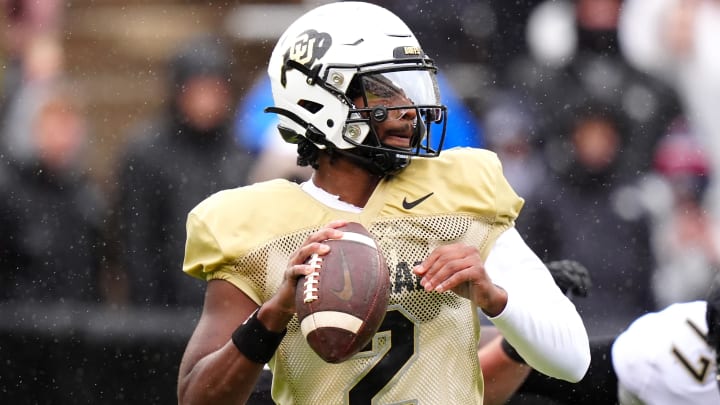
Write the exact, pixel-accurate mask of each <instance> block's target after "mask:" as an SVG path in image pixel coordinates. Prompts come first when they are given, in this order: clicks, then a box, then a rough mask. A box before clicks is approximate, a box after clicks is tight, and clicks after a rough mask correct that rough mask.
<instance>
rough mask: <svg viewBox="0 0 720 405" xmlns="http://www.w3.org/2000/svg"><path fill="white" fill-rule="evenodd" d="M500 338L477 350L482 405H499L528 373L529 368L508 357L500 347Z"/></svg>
mask: <svg viewBox="0 0 720 405" xmlns="http://www.w3.org/2000/svg"><path fill="white" fill-rule="evenodd" d="M501 340H502V336H497V337H495V338H494V339H493V340H492V341H490V342H488V343H487V344H486V345H483V346H481V347H480V349H479V350H478V359H479V360H480V366H481V368H482V372H483V379H484V381H485V395H484V398H483V405H496V404H497V405H500V404H504V403H505V402H507V400H508V399H510V397H511V396H512V395H513V394H514V393H515V392H516V391H517V389H518V387H520V386H521V385H522V383H523V382H524V381H525V378H527V376H528V374H529V373H530V370H531V369H530V367H529V366H527V365H525V364H521V363H518V362H516V361H515V360H513V359H511V358H510V357H508V356H507V355H506V354H505V352H504V351H503V349H502V348H501V347H500V342H501Z"/></svg>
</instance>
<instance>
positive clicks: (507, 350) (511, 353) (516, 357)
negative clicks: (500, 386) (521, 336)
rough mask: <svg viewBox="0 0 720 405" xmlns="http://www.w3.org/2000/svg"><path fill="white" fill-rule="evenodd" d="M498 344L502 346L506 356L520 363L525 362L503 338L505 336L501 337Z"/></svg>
mask: <svg viewBox="0 0 720 405" xmlns="http://www.w3.org/2000/svg"><path fill="white" fill-rule="evenodd" d="M500 346H501V347H502V349H503V351H504V352H505V354H507V356H508V357H510V358H511V359H512V360H513V361H514V362H516V363H520V364H527V363H526V362H525V360H524V359H523V358H522V357H520V354H519V353H518V352H517V350H515V348H514V347H512V345H511V344H510V342H508V341H507V340H505V338H502V341H501V342H500Z"/></svg>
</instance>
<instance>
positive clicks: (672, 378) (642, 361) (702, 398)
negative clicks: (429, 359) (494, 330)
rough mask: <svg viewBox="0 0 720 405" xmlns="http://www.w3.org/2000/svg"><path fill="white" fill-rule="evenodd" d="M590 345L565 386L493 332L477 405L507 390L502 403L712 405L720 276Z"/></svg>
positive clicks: (719, 343) (716, 387)
mask: <svg viewBox="0 0 720 405" xmlns="http://www.w3.org/2000/svg"><path fill="white" fill-rule="evenodd" d="M590 345H591V352H592V354H593V355H592V362H591V364H590V368H589V371H588V373H587V374H586V377H585V378H584V379H583V380H582V381H580V382H579V383H576V384H567V383H566V382H563V381H559V380H557V379H553V378H550V377H547V376H544V375H542V374H540V373H538V372H536V371H534V370H531V368H530V367H529V366H527V364H525V362H524V360H523V359H522V358H521V357H519V356H518V355H517V353H514V351H513V349H512V347H509V346H508V345H507V344H503V343H502V339H501V338H495V340H493V341H492V342H491V343H489V344H486V345H483V346H482V347H481V348H480V350H479V356H480V360H481V364H482V365H483V373H484V374H485V375H486V390H487V392H488V394H489V395H487V396H486V398H485V399H486V401H485V405H492V404H501V403H506V401H507V399H508V398H510V397H512V396H513V395H515V394H518V395H516V396H515V397H514V398H513V399H512V400H511V401H510V402H509V403H511V404H524V403H537V402H538V401H540V400H546V401H552V403H555V404H577V403H583V404H598V405H600V404H602V405H605V404H609V403H618V404H620V405H665V404H667V405H671V404H672V405H674V404H687V405H693V404H697V405H704V404H720V377H719V376H720V361H719V360H720V275H719V276H717V277H716V279H715V281H714V283H713V284H712V286H711V288H710V291H709V293H708V295H707V299H706V300H705V301H692V302H682V303H676V304H672V305H670V306H668V307H666V308H664V309H663V310H660V311H657V312H653V313H649V314H646V315H643V316H641V317H639V318H638V319H637V320H635V321H634V322H633V323H632V324H630V326H629V327H628V328H627V329H626V330H625V331H623V332H622V333H621V334H620V335H618V336H617V337H610V338H608V339H605V340H597V341H591V342H590ZM488 374H489V375H491V376H492V380H490V379H489V378H488V377H487V375H488Z"/></svg>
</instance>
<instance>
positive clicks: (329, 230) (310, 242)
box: [271, 220, 347, 314]
mask: <svg viewBox="0 0 720 405" xmlns="http://www.w3.org/2000/svg"><path fill="white" fill-rule="evenodd" d="M344 225H347V221H345V220H338V221H333V222H331V223H329V224H327V225H326V226H325V227H324V228H321V229H320V230H318V231H317V232H314V233H312V234H311V235H310V236H308V237H307V239H305V241H304V242H303V244H302V245H300V247H299V248H298V249H297V250H295V252H294V253H293V254H292V255H291V256H290V260H289V261H288V265H287V269H286V270H285V274H284V276H283V282H282V284H281V285H280V288H279V289H278V291H277V293H275V296H273V298H272V299H271V301H273V305H275V306H276V308H277V309H278V310H281V311H283V312H285V313H288V314H295V292H296V289H297V283H298V279H299V278H300V277H303V276H306V275H308V274H310V273H312V272H313V271H314V270H315V269H314V268H313V267H312V266H311V265H310V264H308V259H310V257H311V256H312V255H313V254H317V255H320V256H322V255H324V254H327V253H328V252H329V251H330V246H328V245H327V244H325V243H323V241H326V240H328V239H339V238H341V237H342V235H343V233H342V231H339V230H337V229H336V228H339V227H341V226H344Z"/></svg>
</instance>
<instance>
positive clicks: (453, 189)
mask: <svg viewBox="0 0 720 405" xmlns="http://www.w3.org/2000/svg"><path fill="white" fill-rule="evenodd" d="M521 206H522V200H521V199H520V198H519V197H518V196H517V195H516V194H515V193H514V192H513V191H512V189H511V188H510V186H509V185H508V184H507V181H506V180H505V178H504V177H503V175H502V168H501V166H500V163H499V161H498V160H497V157H496V156H495V155H494V154H493V153H491V152H488V151H482V150H477V149H469V148H467V149H452V150H448V151H444V152H443V153H442V154H441V156H440V157H438V158H433V159H414V160H413V162H412V163H411V164H410V165H409V166H408V167H407V168H406V169H405V170H403V171H402V172H400V173H399V174H398V175H396V176H394V177H391V178H388V179H386V180H384V181H383V182H382V183H381V184H380V186H379V187H378V188H377V189H376V191H375V192H374V194H373V195H372V197H371V199H370V201H369V202H368V204H367V205H366V207H365V208H364V210H363V212H362V213H360V214H348V213H346V212H341V211H335V210H332V209H330V208H327V207H326V206H324V205H323V204H320V203H319V202H317V201H315V200H314V199H313V198H312V197H310V196H308V195H307V194H306V193H305V192H304V191H302V190H301V189H300V188H299V187H298V186H297V185H294V184H292V183H289V182H284V181H272V182H268V183H261V184H257V185H253V186H249V187H243V188H240V189H236V190H229V191H224V192H221V193H218V194H216V195H214V196H212V197H210V198H209V199H207V200H206V201H204V202H203V203H201V204H200V205H199V206H198V207H196V208H195V209H194V210H193V211H192V212H191V213H190V215H189V217H188V241H187V246H186V256H185V265H184V269H185V271H187V272H188V273H190V274H192V275H195V276H198V277H202V278H206V279H224V280H227V281H228V282H230V283H232V284H234V285H235V286H237V287H238V288H239V289H241V290H242V291H243V292H245V293H246V294H247V295H248V296H249V297H251V298H252V299H253V300H255V301H256V302H257V303H258V304H261V303H262V302H264V301H266V300H267V299H269V298H270V297H271V296H272V295H273V294H274V293H275V291H276V290H277V288H278V286H279V284H280V282H281V281H282V275H283V272H284V271H285V268H286V264H287V261H288V258H289V257H290V255H291V254H292V253H293V251H294V250H295V249H296V248H297V247H298V246H299V245H300V244H301V243H302V242H303V241H304V240H305V238H306V237H307V235H309V234H310V233H311V232H313V231H314V230H316V229H318V228H320V227H321V226H323V225H325V224H326V223H327V222H329V221H330V220H332V219H336V218H345V219H349V220H353V221H357V222H360V223H362V224H364V225H365V226H366V227H367V228H368V230H369V231H370V232H371V233H372V234H373V235H374V236H375V237H376V239H377V240H378V243H379V245H380V249H381V251H382V252H383V255H384V256H385V259H386V262H387V264H388V268H389V271H390V278H391V299H390V306H389V308H388V312H387V314H386V317H385V321H384V322H383V324H382V326H381V328H380V331H379V332H378V333H377V335H376V336H375V338H374V339H373V342H372V344H371V345H370V346H369V347H367V348H366V350H364V351H362V352H361V353H359V354H358V355H356V356H355V357H353V358H352V359H350V360H348V361H346V362H343V363H341V364H334V365H330V364H326V363H324V362H323V361H322V360H321V359H320V358H319V357H318V356H317V355H316V354H315V353H314V352H313V351H312V349H310V347H309V346H308V345H307V344H306V343H305V340H304V337H303V335H302V332H301V330H300V327H299V324H298V322H297V320H296V319H293V321H291V322H290V324H289V325H288V334H287V335H286V337H285V339H284V340H283V343H282V344H281V346H280V348H279V349H278V351H277V352H276V355H275V357H274V358H273V360H272V361H271V363H270V366H271V368H272V370H273V374H274V383H273V397H274V399H275V401H276V402H277V403H281V404H286V403H287V404H318V403H328V404H329V403H332V404H356V403H357V404H362V403H367V404H370V403H393V404H405V403H408V404H417V403H446V404H468V403H482V391H483V383H482V378H481V374H480V369H479V365H478V361H477V355H476V346H477V340H478V333H479V325H478V321H477V315H476V308H475V307H474V306H473V305H472V304H471V303H470V302H469V301H468V300H466V299H464V298H461V297H459V296H457V295H455V294H454V293H452V292H448V293H443V294H437V293H427V292H425V291H424V290H423V288H422V287H421V286H420V284H419V280H418V279H417V277H415V275H414V274H413V273H412V267H413V266H414V265H415V264H417V263H419V262H422V260H423V259H424V258H426V257H427V256H428V254H429V253H430V252H431V251H432V250H433V249H435V248H436V247H438V246H441V245H443V244H448V243H465V244H468V245H471V246H476V247H477V248H478V249H479V250H480V251H481V252H482V253H483V255H487V253H488V252H489V249H490V247H491V246H492V244H493V243H494V241H495V239H496V238H497V236H498V235H499V234H500V233H501V232H503V231H504V230H505V229H507V228H508V227H510V226H512V224H513V221H514V219H515V217H516V216H517V214H518V211H519V210H520V207H521Z"/></svg>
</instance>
